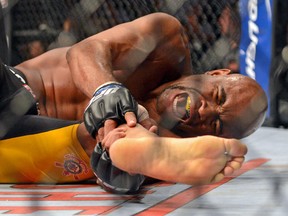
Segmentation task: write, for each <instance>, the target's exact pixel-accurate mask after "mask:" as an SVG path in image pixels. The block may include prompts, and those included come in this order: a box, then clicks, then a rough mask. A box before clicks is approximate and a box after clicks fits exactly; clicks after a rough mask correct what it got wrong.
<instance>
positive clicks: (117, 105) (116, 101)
mask: <svg viewBox="0 0 288 216" xmlns="http://www.w3.org/2000/svg"><path fill="white" fill-rule="evenodd" d="M137 108H138V106H137V102H136V101H135V99H134V98H133V96H132V95H131V94H130V92H129V90H128V89H127V88H125V87H124V86H123V85H122V84H120V83H106V84H104V85H102V86H100V87H99V88H98V89H97V90H96V91H95V93H94V96H93V98H92V99H91V101H90V103H89V105H88V106H87V108H86V109H85V112H84V123H85V126H86V129H87V130H88V132H89V133H90V135H91V136H92V137H93V138H95V136H96V133H98V136H99V137H100V141H101V139H103V137H104V136H105V134H107V132H109V131H111V130H112V129H114V128H116V127H117V126H118V125H119V124H123V123H127V124H128V126H130V127H134V126H135V125H136V123H137V121H136V116H135V114H134V113H137ZM102 127H104V131H101V130H100V129H101V128H102Z"/></svg>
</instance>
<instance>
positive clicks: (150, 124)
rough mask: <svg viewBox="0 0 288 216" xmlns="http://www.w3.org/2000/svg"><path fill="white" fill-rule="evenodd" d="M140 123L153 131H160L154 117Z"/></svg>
mask: <svg viewBox="0 0 288 216" xmlns="http://www.w3.org/2000/svg"><path fill="white" fill-rule="evenodd" d="M140 124H141V125H142V126H143V127H144V128H145V129H147V130H149V131H150V132H152V133H157V132H158V126H157V124H156V122H155V121H154V120H153V119H151V118H148V119H145V120H143V121H141V122H140Z"/></svg>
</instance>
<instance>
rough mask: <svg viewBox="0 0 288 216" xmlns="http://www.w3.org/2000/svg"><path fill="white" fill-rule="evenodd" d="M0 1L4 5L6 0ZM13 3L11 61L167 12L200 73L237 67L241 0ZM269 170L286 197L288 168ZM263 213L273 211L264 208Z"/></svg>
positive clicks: (276, 189)
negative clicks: (182, 32)
mask: <svg viewBox="0 0 288 216" xmlns="http://www.w3.org/2000/svg"><path fill="white" fill-rule="evenodd" d="M1 3H2V5H4V4H5V0H2V1H1ZM9 3H10V5H9V6H7V7H8V8H6V13H9V25H10V28H9V34H10V52H11V53H10V55H11V57H10V59H11V60H10V61H11V65H16V64H18V63H20V62H22V61H24V60H27V59H30V58H33V57H35V56H37V55H40V54H41V53H43V52H45V51H47V50H50V49H54V48H57V47H62V46H70V45H72V44H75V43H77V42H78V41H80V40H83V39H85V38H87V37H89V36H91V35H93V34H96V33H98V32H101V31H103V30H106V29H108V28H110V27H113V26H115V25H117V24H120V23H123V22H127V21H131V20H134V19H136V18H138V17H141V16H144V15H147V14H150V13H154V12H165V13H168V14H171V15H173V16H175V17H176V18H178V19H179V21H180V22H181V23H182V24H183V26H184V28H185V30H186V32H187V35H188V38H189V47H190V49H191V60H192V65H193V68H194V71H195V72H196V73H203V72H205V71H207V70H212V69H215V68H230V69H231V70H233V71H234V72H239V64H238V57H239V56H238V55H239V42H240V35H241V34H240V30H241V26H240V25H241V22H240V15H239V9H238V0H145V1H143V0H121V1H120V0H50V1H47V0H21V1H20V0H19V1H17V0H11V1H9ZM4 12H5V11H4ZM284 57H285V56H284ZM284 60H287V56H286V58H284ZM278 65H279V64H278ZM286 66H287V62H286V63H285V67H286ZM281 70H282V69H281ZM285 70H287V68H285ZM286 79H287V77H286ZM285 112H287V110H285ZM268 172H269V171H268ZM267 176H270V179H268V181H270V183H271V187H272V188H274V192H275V193H274V194H271V199H272V200H275V201H277V202H279V203H280V202H287V195H285V194H283V193H282V192H281V190H280V189H279V188H281V184H282V182H283V181H287V174H285V175H284V176H286V178H284V179H283V175H281V176H280V175H279V174H278V173H274V172H273V171H271V172H270V173H267V170H265V171H263V175H262V177H263V178H267ZM202 204H203V203H202ZM207 205H209V203H207V200H205V206H207ZM263 211H265V206H264V207H263V206H259V212H258V213H257V215H258V214H259V215H262V213H263ZM218 214H219V215H221V212H220V213H219V212H218ZM265 215H274V214H273V212H270V213H269V212H265Z"/></svg>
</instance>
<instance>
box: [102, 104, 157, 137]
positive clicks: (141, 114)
mask: <svg viewBox="0 0 288 216" xmlns="http://www.w3.org/2000/svg"><path fill="white" fill-rule="evenodd" d="M125 119H126V121H127V125H128V126H129V127H134V126H136V123H137V122H139V124H141V125H142V126H143V127H144V128H146V129H147V130H149V131H150V132H152V133H156V134H157V133H158V126H157V123H156V122H155V121H154V120H153V119H151V118H149V114H148V111H147V110H146V109H145V108H144V107H143V106H141V105H140V104H138V109H137V119H136V117H135V114H134V113H132V112H127V113H126V114H125ZM117 126H118V124H117V122H116V121H114V120H112V119H108V120H106V121H105V123H104V127H101V128H100V129H99V130H98V134H97V136H96V139H97V142H102V141H103V139H104V137H106V136H107V135H108V133H109V132H110V131H112V130H113V129H115V128H116V127H117Z"/></svg>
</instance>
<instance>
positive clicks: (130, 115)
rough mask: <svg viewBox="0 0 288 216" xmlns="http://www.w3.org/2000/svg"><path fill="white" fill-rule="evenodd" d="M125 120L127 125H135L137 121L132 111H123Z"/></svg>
mask: <svg viewBox="0 0 288 216" xmlns="http://www.w3.org/2000/svg"><path fill="white" fill-rule="evenodd" d="M125 120H126V122H127V125H128V126H129V127H135V126H136V123H137V119H136V116H135V114H134V113H133V112H126V113H125Z"/></svg>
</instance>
